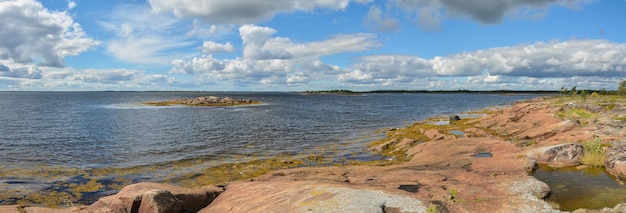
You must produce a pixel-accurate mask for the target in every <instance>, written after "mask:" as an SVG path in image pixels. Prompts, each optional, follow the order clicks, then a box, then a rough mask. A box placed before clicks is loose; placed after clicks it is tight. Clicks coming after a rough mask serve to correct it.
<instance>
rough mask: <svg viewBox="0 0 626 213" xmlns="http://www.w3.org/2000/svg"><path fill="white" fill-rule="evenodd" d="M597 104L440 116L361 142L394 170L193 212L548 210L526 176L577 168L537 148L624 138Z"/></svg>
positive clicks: (554, 101) (326, 176)
mask: <svg viewBox="0 0 626 213" xmlns="http://www.w3.org/2000/svg"><path fill="white" fill-rule="evenodd" d="M600 98H603V97H590V98H589V100H585V101H584V102H583V101H582V100H579V99H580V98H578V97H566V98H559V97H552V98H536V99H532V100H527V101H522V102H519V103H516V104H514V105H513V106H510V107H507V108H502V109H491V110H486V111H483V112H476V113H480V114H485V116H483V117H480V118H464V119H461V120H460V121H452V122H449V124H445V122H444V123H437V122H433V121H437V120H442V119H445V118H433V119H428V120H426V121H422V122H418V123H415V124H413V125H410V126H407V127H402V128H394V129H390V130H389V131H387V132H386V133H387V138H385V139H382V140H380V141H376V142H373V143H372V144H371V147H372V148H371V150H372V151H376V152H381V153H382V154H384V155H388V156H391V157H392V158H394V159H396V160H397V161H398V162H399V163H396V164H392V165H384V166H380V165H379V166H372V165H344V166H327V167H304V168H291V169H281V170H276V171H272V172H269V173H266V174H264V175H261V176H258V177H254V178H251V179H246V180H240V181H233V182H227V183H226V184H224V185H221V186H220V187H217V188H215V187H214V188H210V190H211V192H215V193H217V194H218V195H215V196H214V197H213V198H212V199H211V200H210V202H209V203H210V204H209V205H207V206H206V207H203V208H202V210H200V211H199V212H223V211H228V212H249V211H270V210H273V209H274V210H275V209H283V210H285V211H293V212H302V211H309V210H311V211H324V210H357V211H359V210H360V211H366V210H369V209H377V210H379V211H387V212H389V211H391V210H396V211H397V212H413V211H418V212H419V211H422V212H425V211H439V212H511V211H519V212H538V211H544V212H558V210H555V209H553V207H552V206H550V204H549V203H548V202H546V201H544V200H543V198H545V197H546V195H547V194H548V192H549V191H550V188H549V187H548V186H547V185H546V184H545V183H543V182H541V181H539V180H537V179H535V178H534V177H532V176H530V175H529V173H528V172H529V171H532V170H533V169H534V168H535V165H536V163H542V164H548V165H551V166H556V167H558V166H572V165H576V164H577V163H578V162H580V159H573V158H571V157H572V156H569V157H570V158H566V157H562V158H560V157H555V156H552V157H550V156H546V153H550V151H549V150H552V149H547V147H548V148H551V147H555V146H560V145H563V144H579V143H581V142H584V141H590V140H594V139H596V138H600V140H601V141H602V143H605V144H617V143H619V142H622V140H623V139H622V138H623V136H624V135H625V134H624V130H623V129H619V128H617V127H615V125H614V124H615V122H621V119H622V118H623V116H624V114H623V113H626V108H624V100H623V99H621V100H617V101H615V102H613V103H612V104H613V105H611V103H610V102H603V101H604V100H600ZM594 99H597V101H599V104H596V103H598V102H594ZM587 101H589V102H587ZM592 103H593V104H592ZM594 104H595V105H596V106H598V107H599V108H598V107H595V106H594ZM603 104H604V105H603ZM605 105H606V107H604V108H603V106H605ZM611 106H612V107H611ZM608 108H611V109H610V111H612V112H614V111H617V115H615V116H617V117H615V116H614V115H612V114H608V112H609V111H608V110H607V109H608ZM579 109H583V110H584V111H585V112H587V113H590V114H591V116H588V115H587V114H584V113H583V114H581V113H579V112H581V110H579ZM619 110H624V112H621V111H619ZM620 113H622V114H620ZM607 116H609V117H607ZM614 118H616V119H614ZM617 124H619V123H617ZM621 124H622V126H623V123H621ZM618 126H619V125H618ZM610 128H613V129H610ZM487 153H488V154H489V155H487ZM483 155H486V156H483ZM556 156H561V155H560V154H558V153H557V154H556ZM579 157H580V156H579ZM281 163H282V162H281ZM617 176H619V174H617ZM140 184H141V183H140ZM155 187H156V188H159V187H160V185H157V186H155ZM220 190H221V191H220ZM122 191H123V190H122ZM148 191H149V190H148ZM174 191H175V190H174ZM144 193H145V191H144ZM120 194H122V193H120ZM141 194H142V196H144V194H143V193H141ZM172 194H175V193H172ZM118 195H119V194H118ZM120 196H121V195H120ZM134 196H137V195H134ZM359 196H364V197H367V198H368V199H358V197H359ZM101 200H103V199H101ZM99 202H100V201H99ZM243 204H245V205H243ZM141 205H143V204H141ZM96 207H100V208H98V209H101V208H109V207H110V206H109V207H107V206H106V205H103V204H102V202H100V204H98V205H97V203H96V204H94V205H92V206H89V207H75V208H74V209H73V210H81V209H82V211H84V212H91V211H95V210H98V209H95V208H96ZM39 210H41V209H39ZM65 210H67V209H56V210H54V209H48V210H47V211H50V212H55V211H56V212H61V211H65ZM607 211H608V210H607ZM26 212H29V208H26Z"/></svg>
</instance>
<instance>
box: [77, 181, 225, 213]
mask: <svg viewBox="0 0 626 213" xmlns="http://www.w3.org/2000/svg"><path fill="white" fill-rule="evenodd" d="M155 190H156V191H155ZM223 191H224V190H223V189H222V188H219V187H213V186H205V187H200V188H184V187H177V186H173V185H169V184H163V183H149V182H144V183H137V184H132V185H128V186H126V187H124V188H122V190H120V192H119V193H117V194H115V195H111V196H107V197H103V198H101V199H99V200H98V201H97V202H95V203H94V204H92V205H90V206H89V207H87V208H86V209H84V210H82V211H81V212H89V213H91V212H113V213H118V212H119V213H126V212H129V213H130V212H139V210H140V209H151V210H159V209H164V208H161V207H160V206H168V205H171V204H175V206H177V205H178V204H177V203H178V202H177V201H176V200H178V201H179V202H180V210H182V211H184V212H197V211H198V210H200V209H202V208H204V207H205V206H207V205H209V204H210V203H211V202H213V200H214V199H215V198H216V197H217V196H218V195H219V194H220V193H222V192H223ZM166 192H167V193H166ZM168 194H169V195H171V196H169V195H168ZM172 197H173V198H175V199H172ZM144 199H148V200H144ZM144 205H145V206H144ZM150 212H161V211H160V210H159V211H150Z"/></svg>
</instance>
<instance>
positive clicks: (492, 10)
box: [0, 0, 626, 91]
mask: <svg viewBox="0 0 626 213" xmlns="http://www.w3.org/2000/svg"><path fill="white" fill-rule="evenodd" d="M624 11H626V0H602V1H600V0H474V1H467V0H387V1H380V0H107V1H93V0H46V1H37V0H0V91H33V90H35V91H102V90H106V91H155V90H158V91H161V90H167V91H170V90H173V91H308V90H329V89H349V90H354V91H368V90H559V89H560V88H562V87H566V88H570V87H573V86H576V87H577V88H578V89H603V88H604V89H608V90H615V89H616V88H617V86H618V83H619V82H620V81H622V80H626V24H624V23H626V13H625V12H624Z"/></svg>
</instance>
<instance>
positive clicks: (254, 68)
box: [170, 25, 380, 84]
mask: <svg viewBox="0 0 626 213" xmlns="http://www.w3.org/2000/svg"><path fill="white" fill-rule="evenodd" d="M239 33H240V36H241V40H242V42H243V44H242V45H243V51H242V57H241V58H234V59H217V58H214V57H213V56H212V55H211V54H208V55H203V56H200V57H194V58H192V59H190V60H182V59H178V60H173V61H172V65H173V68H172V69H171V70H170V72H171V73H178V74H181V73H186V74H196V75H199V76H202V77H204V78H210V79H213V80H230V81H239V82H250V83H257V84H258V83H261V84H280V83H284V84H303V83H306V82H308V81H311V80H315V79H318V78H320V77H321V76H329V75H336V74H342V73H345V72H348V71H349V70H347V69H343V68H340V67H338V66H333V65H329V64H326V63H323V62H322V61H320V60H319V58H320V57H322V56H326V55H334V54H339V53H346V52H358V51H364V50H369V49H373V48H376V47H379V46H380V43H379V42H378V41H377V40H376V35H374V34H351V35H346V34H341V35H335V36H331V37H330V38H328V39H326V40H321V41H313V42H296V41H293V40H291V39H289V38H282V37H274V34H275V33H276V30H275V29H272V28H269V27H263V26H256V25H243V26H241V27H240V28H239ZM206 46H214V47H218V46H219V47H221V46H223V44H217V43H211V42H209V43H208V44H207V45H206ZM209 49H211V48H209Z"/></svg>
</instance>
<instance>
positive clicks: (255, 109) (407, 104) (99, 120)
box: [0, 92, 534, 187]
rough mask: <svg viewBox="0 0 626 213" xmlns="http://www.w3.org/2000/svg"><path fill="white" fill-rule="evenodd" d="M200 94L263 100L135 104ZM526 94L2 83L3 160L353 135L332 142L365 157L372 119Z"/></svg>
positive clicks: (257, 150)
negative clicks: (40, 87) (63, 88)
mask: <svg viewBox="0 0 626 213" xmlns="http://www.w3.org/2000/svg"><path fill="white" fill-rule="evenodd" d="M205 95H214V96H221V97H226V96H228V97H233V98H247V99H254V100H259V101H261V102H263V103H264V104H262V105H255V106H237V107H188V106H171V107H154V106H147V105H142V104H141V102H146V101H161V100H168V99H175V98H192V97H198V96H205ZM532 97H534V96H532V95H528V96H519V95H518V96H503V95H493V94H367V95H363V96H338V95H301V94H297V93H212V92H211V93H210V92H206V93H201V92H0V109H2V110H0V169H2V170H8V169H11V168H34V167H36V168H78V169H94V168H110V167H133V166H146V165H154V164H167V163H168V162H175V161H180V160H194V159H202V160H210V159H228V158H229V157H230V156H242V155H243V156H257V157H267V156H274V155H278V154H287V155H297V154H302V153H306V152H310V150H314V149H316V148H318V147H333V146H334V145H337V144H350V145H348V146H341V147H340V148H337V149H338V150H334V152H336V153H339V154H341V153H342V152H345V153H346V155H345V156H343V157H348V158H350V157H351V158H355V159H369V158H370V157H372V154H370V153H367V151H366V147H365V143H367V142H368V141H370V140H372V138H376V137H380V136H381V134H380V133H379V134H374V131H375V130H377V129H381V128H389V127H400V126H403V125H406V124H408V123H412V122H416V121H419V120H422V119H425V118H428V117H433V116H440V115H447V114H451V113H457V112H463V111H468V110H476V109H480V108H483V107H487V106H492V105H501V104H510V103H512V102H514V101H517V100H522V99H529V98H532ZM335 147H339V146H335ZM331 151H332V150H331ZM349 153H357V154H349ZM8 176H10V175H6V174H4V175H3V174H0V186H2V184H1V183H3V181H4V186H7V183H9V184H8V185H9V186H13V185H15V184H17V185H19V184H21V183H27V182H26V181H16V180H15V179H20V178H24V177H15V176H10V177H8ZM26 178H30V177H26ZM2 179H5V180H2ZM7 179H11V181H8V180H7ZM146 179H150V177H147V178H146ZM12 184H13V185H12ZM13 187H17V186H13Z"/></svg>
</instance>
